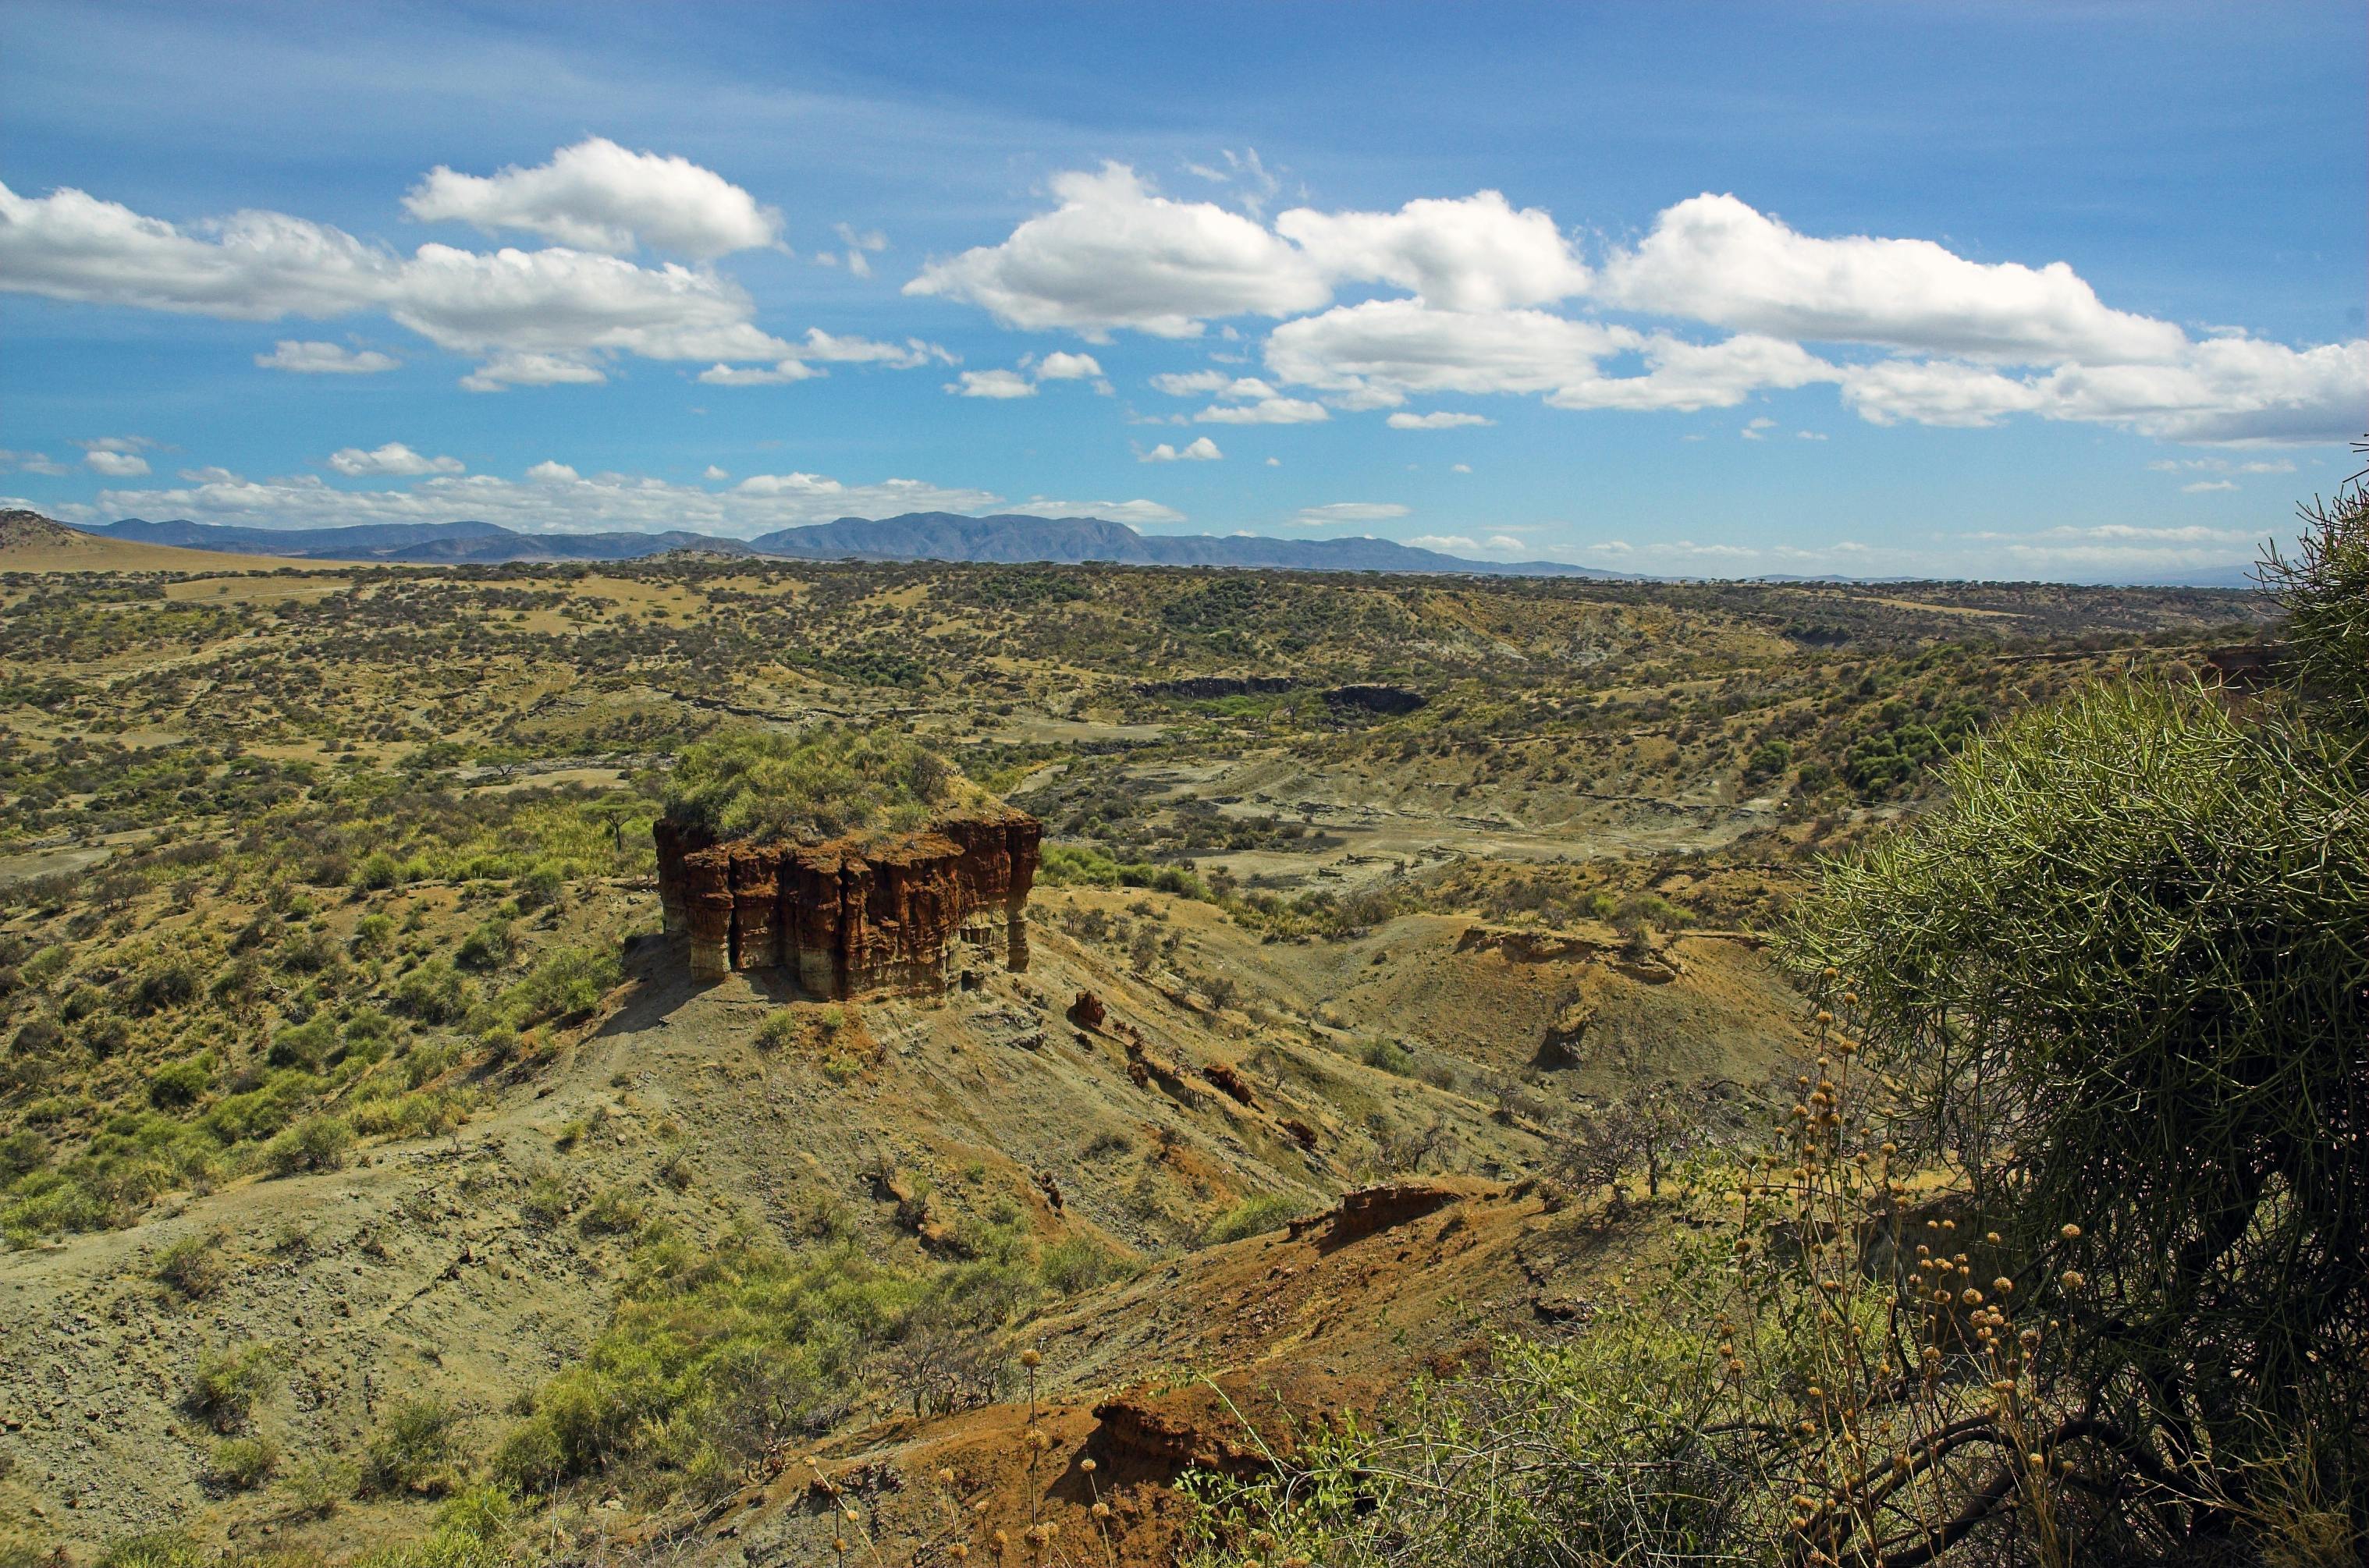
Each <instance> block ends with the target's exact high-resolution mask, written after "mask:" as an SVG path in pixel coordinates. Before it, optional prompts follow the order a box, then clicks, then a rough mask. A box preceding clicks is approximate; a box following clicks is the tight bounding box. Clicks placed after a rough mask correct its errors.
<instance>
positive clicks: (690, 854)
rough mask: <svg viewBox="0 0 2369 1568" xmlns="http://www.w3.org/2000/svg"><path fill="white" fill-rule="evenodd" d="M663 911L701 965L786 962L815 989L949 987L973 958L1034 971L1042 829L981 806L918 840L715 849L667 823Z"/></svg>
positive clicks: (831, 993)
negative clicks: (1033, 914)
mask: <svg viewBox="0 0 2369 1568" xmlns="http://www.w3.org/2000/svg"><path fill="white" fill-rule="evenodd" d="M652 831H653V835H654V837H655V838H656V839H657V841H658V904H659V907H660V909H661V910H663V911H664V915H665V919H666V926H667V930H668V931H669V933H673V932H682V933H687V934H688V936H689V938H690V944H691V971H692V975H693V976H695V977H697V978H698V979H721V978H722V977H723V976H725V975H726V974H728V973H729V972H731V971H732V970H734V969H771V968H785V969H788V970H790V971H791V972H792V973H794V974H795V975H796V977H797V980H798V985H799V987H800V989H801V990H805V991H806V992H807V994H808V995H810V996H815V997H824V998H838V997H844V996H853V995H858V994H862V993H864V992H867V991H880V990H899V991H913V990H921V991H926V990H940V989H943V988H944V986H945V984H946V983H947V981H948V980H949V979H951V978H952V977H953V976H954V975H955V974H956V973H957V972H959V970H960V969H961V968H962V967H963V964H962V961H963V959H964V957H965V956H966V955H976V956H982V957H987V958H991V959H994V960H997V961H1000V962H1001V963H1002V964H1004V965H1005V966H1006V967H1010V968H1013V969H1015V970H1025V969H1026V968H1027V967H1028V917H1027V912H1026V910H1027V903H1028V890H1029V888H1030V887H1031V886H1032V885H1033V884H1034V883H1035V881H1036V854H1037V843H1038V840H1039V839H1040V838H1041V837H1042V834H1043V829H1042V827H1041V826H1040V825H1039V824H1038V823H1037V821H1036V818H1033V817H1029V816H1026V815H1024V814H1023V813H1021V812H1017V811H1012V810H1008V809H1001V808H998V809H992V810H982V811H978V812H973V813H967V814H965V815H962V816H958V817H951V818H944V819H942V820H940V821H936V822H933V823H931V824H930V825H929V826H928V827H927V828H924V829H922V830H920V831H918V832H912V833H900V834H894V835H882V836H876V837H875V836H867V835H853V836H851V837H848V838H842V839H834V840H831V841H829V842H827V843H819V844H798V843H757V842H752V841H745V840H741V841H729V842H725V843H717V842H715V841H713V840H712V839H711V838H709V837H708V836H707V835H706V834H704V833H703V832H702V831H700V830H698V829H696V828H692V827H688V826H686V825H683V824H680V823H676V822H671V821H666V820H661V821H659V822H658V824H657V825H656V826H655V827H654V829H653V830H652Z"/></svg>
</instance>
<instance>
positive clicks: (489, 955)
mask: <svg viewBox="0 0 2369 1568" xmlns="http://www.w3.org/2000/svg"><path fill="white" fill-rule="evenodd" d="M517 948H518V936H517V933H514V932H513V931H512V930H511V929H510V922H509V921H506V920H489V921H485V922H484V923H482V924H481V925H479V926H478V927H477V928H476V929H475V930H474V931H472V932H470V933H469V934H468V935H466V936H464V937H463V938H462V939H461V945H460V947H459V948H458V949H457V950H456V951H455V952H454V953H453V955H452V962H453V963H455V964H457V965H459V966H460V967H462V968H463V969H475V970H477V971H479V972H481V973H482V972H484V971H486V970H488V969H498V968H501V967H503V966H505V965H507V964H508V963H509V961H510V955H511V954H512V953H514V952H515V951H517Z"/></svg>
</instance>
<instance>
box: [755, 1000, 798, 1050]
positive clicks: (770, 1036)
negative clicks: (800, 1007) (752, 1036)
mask: <svg viewBox="0 0 2369 1568" xmlns="http://www.w3.org/2000/svg"><path fill="white" fill-rule="evenodd" d="M797 1038H798V1015H797V1013H795V1012H794V1011H793V1010H791V1009H789V1008H786V1007H777V1008H775V1009H774V1010H773V1011H772V1012H771V1013H767V1014H765V1021H764V1022H763V1023H762V1024H758V1025H757V1034H756V1040H757V1048H758V1049H760V1050H766V1051H778V1050H781V1049H784V1047H789V1046H792V1045H795V1044H796V1043H797Z"/></svg>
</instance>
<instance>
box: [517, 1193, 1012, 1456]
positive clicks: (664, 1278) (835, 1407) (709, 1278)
mask: <svg viewBox="0 0 2369 1568" xmlns="http://www.w3.org/2000/svg"><path fill="white" fill-rule="evenodd" d="M1007 1254H1008V1249H1003V1250H999V1252H998V1253H997V1254H996V1255H995V1256H992V1257H990V1258H986V1259H982V1260H981V1261H978V1262H976V1263H967V1264H958V1265H944V1266H941V1267H939V1268H937V1269H935V1270H933V1271H932V1272H930V1273H929V1274H927V1275H926V1276H924V1275H919V1274H915V1273H912V1272H909V1271H907V1270H905V1269H902V1268H899V1267H894V1266H891V1265H887V1264H885V1263H882V1262H881V1261H879V1260H878V1259H875V1258H874V1257H872V1256H870V1255H868V1254H867V1253H865V1252H864V1251H863V1250H862V1249H861V1248H859V1247H856V1246H852V1245H839V1246H832V1247H829V1248H825V1249H822V1250H819V1251H816V1252H809V1253H800V1254H797V1255H795V1256H793V1255H792V1254H789V1253H784V1252H782V1251H780V1250H778V1249H776V1248H773V1247H771V1246H768V1245H765V1244H762V1243H760V1242H755V1241H752V1240H750V1239H747V1238H740V1237H735V1238H731V1239H728V1240H727V1241H726V1242H724V1243H723V1244H721V1245H720V1246H718V1247H716V1248H715V1249H713V1250H703V1249H697V1248H693V1247H691V1246H689V1245H687V1244H685V1243H683V1242H680V1241H677V1240H674V1239H671V1238H668V1237H664V1236H658V1237H654V1238H653V1239H652V1240H650V1241H648V1242H646V1243H645V1244H644V1245H643V1246H642V1247H641V1248H640V1249H639V1250H638V1251H637V1252H636V1253H635V1260H634V1267H633V1270H632V1274H631V1276H630V1277H629V1281H628V1283H627V1285H626V1288H625V1289H624V1294H623V1295H622V1297H621V1299H620V1300H619V1302H618V1306H617V1309H616V1316H615V1318H614V1320H613V1321H612V1323H611V1325H610V1327H609V1329H608V1330H607V1331H606V1332H605V1333H602V1334H601V1337H600V1338H599V1339H598V1340H597V1341H595V1342H594V1343H593V1345H592V1346H591V1347H590V1349H589V1351H587V1352H586V1353H585V1355H584V1356H581V1357H580V1358H578V1361H577V1362H576V1363H575V1364H574V1365H572V1366H571V1367H570V1368H568V1369H567V1370H566V1371H565V1372H563V1373H561V1374H560V1375H559V1376H558V1377H557V1378H555V1379H553V1380H552V1381H551V1382H549V1383H547V1384H545V1385H544V1388H543V1389H542V1390H541V1391H539V1392H538V1393H537V1395H536V1398H535V1404H534V1413H533V1414H532V1415H531V1416H529V1417H527V1418H526V1419H525V1420H523V1421H521V1423H520V1424H519V1425H517V1426H515V1427H513V1428H512V1429H511V1430H510V1432H509V1435H508V1436H506V1437H505V1438H504V1439H503V1440H502V1443H501V1444H500V1446H499V1448H498V1449H497V1450H496V1453H495V1458H494V1473H495V1475H496V1477H497V1478H498V1479H499V1480H500V1481H501V1482H503V1483H504V1484H506V1485H509V1486H510V1487H512V1488H513V1489H515V1490H517V1491H520V1492H524V1493H541V1492H544V1491H547V1490H549V1489H551V1488H552V1487H555V1486H556V1485H558V1484H561V1483H563V1482H566V1481H567V1480H569V1479H570V1478H572V1477H575V1476H578V1475H582V1474H587V1473H590V1472H592V1471H603V1470H605V1471H611V1472H612V1473H614V1472H616V1471H619V1470H620V1469H621V1468H622V1467H624V1466H627V1465H647V1466H651V1467H655V1468H656V1469H657V1470H658V1471H664V1472H665V1473H666V1474H668V1475H670V1476H672V1477H674V1478H677V1479H678V1480H680V1481H692V1482H696V1483H697V1484H699V1485H701V1486H703V1487H707V1488H713V1489H715V1490H719V1491H720V1490H724V1489H727V1488H728V1487H729V1486H730V1485H733V1484H736V1483H737V1476H738V1470H739V1467H740V1466H741V1464H743V1463H744V1462H746V1460H747V1459H749V1458H750V1457H752V1456H753V1455H754V1454H755V1453H757V1452H758V1451H759V1450H761V1448H763V1446H764V1445H765V1444H766V1443H767V1442H768V1441H769V1440H770V1437H771V1435H772V1434H784V1433H788V1432H795V1431H801V1430H806V1429H808V1427H809V1424H813V1423H818V1422H820V1423H828V1422H829V1421H830V1420H832V1419H835V1418H836V1417H837V1416H838V1415H839V1414H841V1413H844V1412H845V1411H847V1410H848V1409H849V1408H850V1407H851V1405H852V1404H853V1402H854V1400H855V1397H856V1391H857V1390H858V1388H859V1387H860V1385H861V1383H862V1380H863V1379H864V1374H865V1371H866V1369H867V1368H873V1367H885V1365H886V1363H885V1361H884V1360H883V1359H882V1358H883V1357H885V1356H887V1354H888V1352H889V1351H890V1349H891V1348H892V1347H893V1346H894V1345H896V1343H897V1342H898V1338H899V1336H900V1335H901V1334H905V1333H910V1332H916V1331H918V1329H919V1327H920V1325H921V1323H922V1322H925V1321H926V1322H932V1323H934V1324H938V1325H940V1326H941V1328H944V1329H946V1330H947V1332H954V1331H955V1330H956V1329H958V1330H959V1332H960V1333H965V1334H969V1333H987V1332H989V1331H990V1330H991V1329H992V1328H994V1327H997V1326H1000V1325H1001V1324H1002V1323H1003V1322H1006V1321H1007V1320H1008V1318H1009V1317H1010V1315H1011V1314H1012V1313H1013V1312H1015V1311H1017V1310H1020V1309H1021V1308H1022V1307H1023V1306H1024V1305H1025V1303H1026V1302H1027V1301H1028V1300H1030V1299H1032V1298H1033V1282H1031V1281H1029V1280H1028V1279H1027V1278H1026V1277H1025V1276H1024V1274H1023V1273H1022V1271H1021V1269H1020V1268H1019V1267H1018V1265H1017V1260H1016V1258H1014V1257H1013V1256H1010V1255H1007Z"/></svg>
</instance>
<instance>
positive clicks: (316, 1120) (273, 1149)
mask: <svg viewBox="0 0 2369 1568" xmlns="http://www.w3.org/2000/svg"><path fill="white" fill-rule="evenodd" d="M353 1146H354V1129H353V1127H351V1126H350V1125H349V1124H348V1123H347V1122H346V1120H345V1119H344V1118H343V1117H341V1116H306V1117H305V1118H304V1119H303V1121H301V1122H298V1123H297V1124H296V1125H295V1126H294V1127H290V1128H289V1129H288V1130H287V1131H285V1132H283V1133H281V1134H280V1135H279V1136H278V1137H277V1138H274V1139H272V1140H271V1141H270V1142H269V1143H267V1144H265V1145H264V1146H263V1162H264V1164H265V1165H266V1166H268V1167H269V1169H270V1171H271V1173H272V1174H273V1175H275V1176H292V1175H294V1174H296V1173H298V1172H299V1171H334V1170H336V1169H338V1167H339V1166H341V1165H343V1164H344V1163H345V1162H346V1153H347V1151H348V1150H350V1149H352V1148H353Z"/></svg>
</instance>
